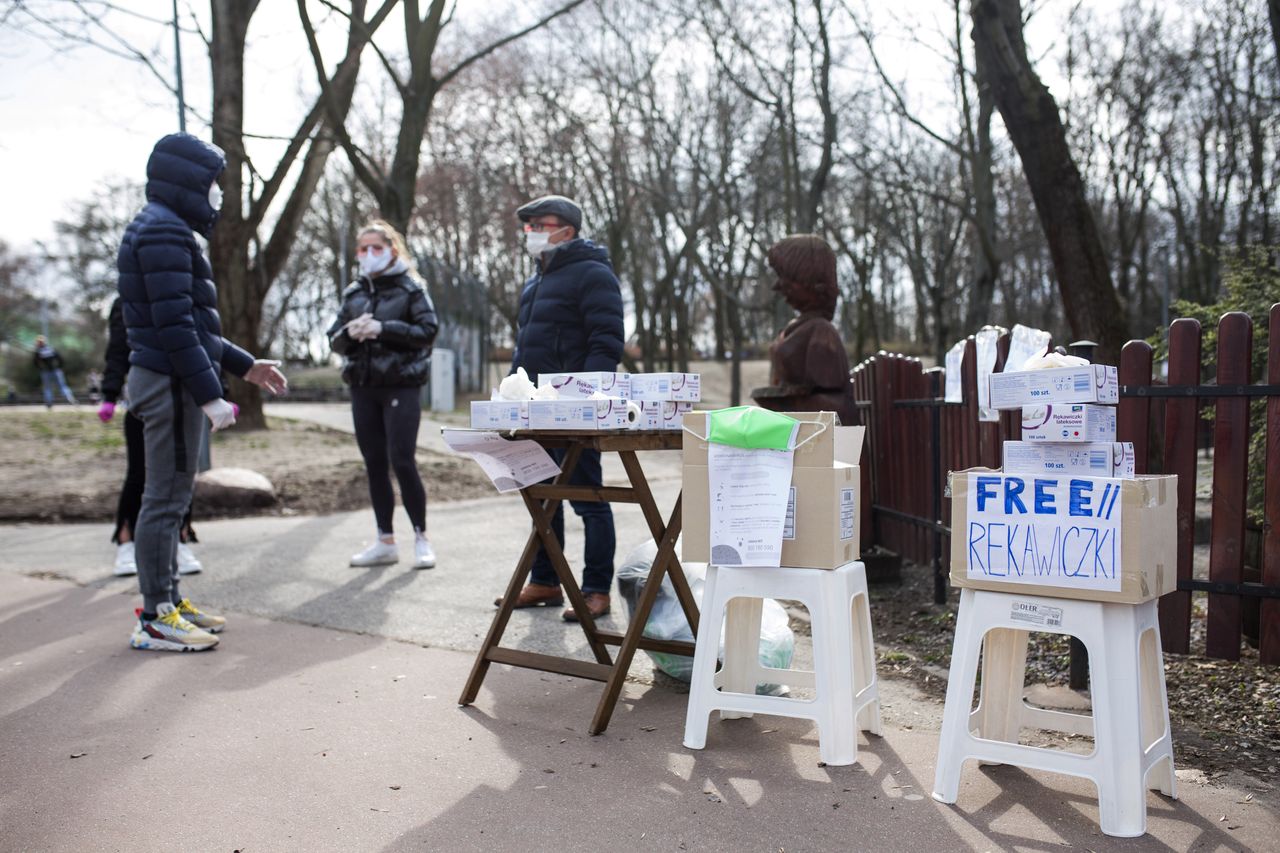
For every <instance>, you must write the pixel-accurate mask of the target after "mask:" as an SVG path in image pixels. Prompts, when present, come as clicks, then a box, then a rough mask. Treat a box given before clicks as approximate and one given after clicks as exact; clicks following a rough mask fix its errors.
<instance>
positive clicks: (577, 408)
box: [527, 398, 631, 430]
mask: <svg viewBox="0 0 1280 853" xmlns="http://www.w3.org/2000/svg"><path fill="white" fill-rule="evenodd" d="M527 405H528V407H529V429H569V430H584V429H599V430H608V429H628V428H630V426H631V424H630V423H629V420H628V415H627V401H626V400H621V399H617V398H609V399H598V398H597V399H595V400H530V401H529V402H528V403H527Z"/></svg>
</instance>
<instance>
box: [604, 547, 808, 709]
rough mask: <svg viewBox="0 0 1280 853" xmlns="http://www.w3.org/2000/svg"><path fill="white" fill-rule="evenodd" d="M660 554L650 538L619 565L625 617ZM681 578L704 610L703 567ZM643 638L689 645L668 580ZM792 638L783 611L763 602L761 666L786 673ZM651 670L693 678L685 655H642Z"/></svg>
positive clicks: (768, 687) (769, 690) (772, 687)
mask: <svg viewBox="0 0 1280 853" xmlns="http://www.w3.org/2000/svg"><path fill="white" fill-rule="evenodd" d="M657 555H658V544H657V543H656V542H654V540H652V539H648V540H646V541H644V542H642V543H641V544H640V545H638V546H636V547H635V548H633V549H632V550H631V552H630V553H628V554H627V556H626V558H625V559H624V560H623V563H622V566H621V567H620V568H619V569H618V571H617V573H616V575H615V576H616V577H617V579H618V592H619V593H620V594H621V595H622V598H623V600H624V601H625V602H626V603H627V616H628V617H631V616H634V615H635V611H636V606H637V604H638V603H639V601H640V596H641V594H642V593H643V592H644V585H645V583H646V582H647V581H648V580H649V571H650V569H652V567H653V561H654V559H655V558H656V557H657ZM684 573H685V577H687V578H688V579H689V587H690V588H691V589H692V590H693V598H694V601H696V602H697V604H698V606H699V607H701V606H702V590H703V588H704V587H705V586H706V582H707V564H706V563H685V564H684ZM644 636H646V637H650V638H652V639H655V640H683V641H685V642H690V643H691V642H693V639H694V637H693V631H692V630H690V628H689V620H688V619H686V618H685V615H684V609H683V608H681V607H680V599H678V598H676V590H675V587H674V586H672V584H671V578H670V577H667V576H664V577H663V578H662V588H661V589H659V590H658V597H657V598H656V599H654V602H653V609H652V610H651V611H650V612H649V621H648V622H646V623H645V626H644ZM795 648H796V636H795V634H794V633H793V632H792V630H791V625H790V620H789V619H788V618H787V611H786V610H784V609H783V607H782V605H781V604H779V603H778V602H776V601H774V600H773V599H771V598H766V599H765V600H764V607H763V609H762V613H761V616H760V665H761V666H766V667H770V668H772V669H789V668H790V667H791V658H792V656H793V655H794V653H795ZM718 651H719V654H720V657H721V659H723V657H724V628H723V626H722V627H721V629H720V647H719V649H718ZM645 654H647V655H648V656H649V657H650V658H651V659H652V660H653V664H654V666H656V667H657V668H658V669H660V670H662V671H663V672H665V673H666V674H667V675H670V676H671V677H673V678H678V679H680V680H681V681H686V682H687V681H689V679H690V677H691V675H692V673H693V658H691V657H686V656H685V655H673V654H668V653H666V652H651V651H648V650H646V651H645ZM756 692H757V693H761V694H765V695H772V696H779V695H784V694H785V693H786V692H787V688H786V687H785V686H783V685H779V684H762V685H758V686H757V687H756Z"/></svg>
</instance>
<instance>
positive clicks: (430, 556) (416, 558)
mask: <svg viewBox="0 0 1280 853" xmlns="http://www.w3.org/2000/svg"><path fill="white" fill-rule="evenodd" d="M413 567H414V568H415V569H434V568H435V567H436V551H435V549H434V548H432V547H431V540H430V539H427V538H426V537H425V536H422V537H419V538H417V539H415V540H414V542H413Z"/></svg>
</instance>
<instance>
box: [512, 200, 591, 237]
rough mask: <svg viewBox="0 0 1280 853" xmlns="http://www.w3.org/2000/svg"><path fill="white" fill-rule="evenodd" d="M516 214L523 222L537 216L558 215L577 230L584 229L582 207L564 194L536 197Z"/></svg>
mask: <svg viewBox="0 0 1280 853" xmlns="http://www.w3.org/2000/svg"><path fill="white" fill-rule="evenodd" d="M516 216H518V217H520V221H521V222H528V221H529V220H530V219H533V218H534V217H535V216H558V217H560V218H561V219H563V220H564V221H565V222H567V223H569V224H570V225H572V226H573V229H574V230H575V231H581V230H582V208H581V207H579V206H578V203H577V202H576V201H574V200H573V199H571V198H565V197H564V196H562V195H544V196H543V197H542V198H535V199H534V200H533V201H531V202H529V203H528V204H525V205H523V206H521V207H520V208H518V209H517V210H516Z"/></svg>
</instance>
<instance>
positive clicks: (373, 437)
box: [329, 219, 439, 569]
mask: <svg viewBox="0 0 1280 853" xmlns="http://www.w3.org/2000/svg"><path fill="white" fill-rule="evenodd" d="M356 258H357V260H358V261H359V264H360V276H359V278H357V279H356V281H355V282H354V283H353V284H351V286H349V287H348V288H347V289H346V291H344V292H343V294H342V307H341V308H340V309H339V311H338V317H337V319H336V320H334V321H333V325H332V326H330V327H329V342H330V345H331V346H332V347H333V351H334V352H335V353H337V354H338V355H341V356H342V357H343V365H342V380H343V381H344V382H346V383H347V384H348V385H349V386H351V418H352V420H353V421H354V423H355V429H356V443H357V444H358V445H359V446H360V455H361V456H363V457H364V466H365V472H366V473H367V474H368V477H369V499H370V500H371V501H372V503H373V515H374V520H375V521H376V522H377V525H378V530H377V537H376V538H375V539H374V542H373V544H371V545H370V546H369V547H368V548H365V549H364V550H363V551H361V552H360V553H358V554H355V555H354V556H352V558H351V565H353V566H357V567H367V566H389V565H391V564H393V563H395V562H397V561H399V559H400V551H399V549H398V548H397V547H396V538H395V533H394V532H393V530H392V516H393V515H394V513H395V495H394V493H393V492H392V490H391V474H390V470H388V469H389V468H390V469H392V470H394V471H395V473H396V480H397V482H399V484H400V498H401V500H402V501H403V502H404V509H405V512H406V513H407V514H408V516H409V523H410V524H411V525H412V526H413V532H414V543H413V567H414V568H415V569H430V568H434V567H435V564H436V553H435V550H434V549H433V548H432V547H431V540H429V539H428V538H427V491H426V488H425V487H424V486H423V485H422V477H421V476H420V475H419V474H418V463H417V460H416V459H415V454H416V452H417V449H418V426H419V424H420V422H421V419H422V404H421V402H420V398H421V395H422V385H423V384H424V383H425V382H426V381H427V376H428V374H429V369H430V363H431V345H432V343H433V342H434V341H435V339H436V331H437V329H438V328H439V322H438V321H437V319H436V311H435V308H434V307H433V306H432V304H431V297H429V296H428V295H427V291H426V289H425V288H424V287H423V286H422V284H421V282H420V281H419V279H418V276H417V270H415V269H414V266H413V259H412V257H410V255H409V251H408V249H407V248H406V246H405V243H404V238H403V237H402V236H401V235H400V233H399V232H398V231H396V229H395V228H393V227H392V226H391V225H390V224H388V223H386V222H383V221H381V220H378V219H375V220H373V221H372V222H370V223H369V224H367V225H365V226H364V227H363V228H361V229H360V233H359V235H358V236H357V240H356Z"/></svg>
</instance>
